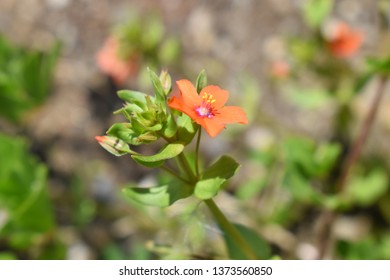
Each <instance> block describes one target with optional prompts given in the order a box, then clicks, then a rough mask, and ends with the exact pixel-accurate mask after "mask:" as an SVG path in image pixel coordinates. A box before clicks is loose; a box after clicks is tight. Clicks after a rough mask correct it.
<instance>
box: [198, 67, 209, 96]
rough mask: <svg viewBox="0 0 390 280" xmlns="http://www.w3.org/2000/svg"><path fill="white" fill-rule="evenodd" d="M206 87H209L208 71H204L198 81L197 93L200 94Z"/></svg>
mask: <svg viewBox="0 0 390 280" xmlns="http://www.w3.org/2000/svg"><path fill="white" fill-rule="evenodd" d="M205 86H207V74H206V70H204V69H203V70H202V71H200V73H199V75H198V78H197V79H196V91H197V92H198V93H200V92H201V90H202V89H203V88H204V87H205Z"/></svg>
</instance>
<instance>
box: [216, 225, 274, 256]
mask: <svg viewBox="0 0 390 280" xmlns="http://www.w3.org/2000/svg"><path fill="white" fill-rule="evenodd" d="M234 226H235V227H236V228H237V229H238V231H239V232H240V234H241V236H242V237H243V238H244V239H245V240H246V242H248V244H249V245H251V246H252V248H253V251H254V252H255V253H256V255H257V257H258V258H259V259H261V260H267V259H269V258H270V257H271V249H270V247H269V245H268V244H267V242H266V241H265V240H264V239H263V238H261V237H260V236H259V235H258V234H257V233H256V232H255V231H254V230H252V229H250V228H248V227H246V226H243V225H240V224H234ZM222 230H223V229H222ZM224 239H225V243H226V246H227V249H228V253H229V257H230V258H231V259H233V260H245V259H246V256H245V255H244V254H243V252H242V250H241V248H240V247H238V245H237V243H236V242H235V240H234V239H232V238H231V236H230V235H228V234H227V233H226V232H225V234H224Z"/></svg>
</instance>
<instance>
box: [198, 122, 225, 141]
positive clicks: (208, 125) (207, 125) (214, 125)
mask: <svg viewBox="0 0 390 280" xmlns="http://www.w3.org/2000/svg"><path fill="white" fill-rule="evenodd" d="M196 122H197V123H198V124H199V125H201V126H202V127H203V128H204V129H205V130H206V132H207V134H208V135H210V136H211V137H215V136H217V135H218V134H219V133H220V132H221V131H222V130H223V129H224V128H225V125H224V124H223V123H221V122H219V121H218V120H217V119H216V118H211V119H209V118H198V119H197V120H196Z"/></svg>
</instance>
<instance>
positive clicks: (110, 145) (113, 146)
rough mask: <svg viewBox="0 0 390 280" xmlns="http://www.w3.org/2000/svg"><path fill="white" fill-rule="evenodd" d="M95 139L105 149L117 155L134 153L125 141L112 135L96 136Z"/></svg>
mask: <svg viewBox="0 0 390 280" xmlns="http://www.w3.org/2000/svg"><path fill="white" fill-rule="evenodd" d="M95 139H96V140H97V141H98V142H99V144H100V145H101V146H102V147H103V148H104V149H105V150H107V151H108V152H110V153H111V154H113V155H115V156H117V157H119V156H123V155H125V154H134V152H133V151H131V150H130V148H129V145H127V144H126V142H124V141H122V140H120V139H119V138H116V137H114V136H96V137H95Z"/></svg>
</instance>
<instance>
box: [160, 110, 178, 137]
mask: <svg viewBox="0 0 390 280" xmlns="http://www.w3.org/2000/svg"><path fill="white" fill-rule="evenodd" d="M162 132H163V135H164V137H166V138H171V137H173V136H174V135H175V134H176V132H177V125H176V122H175V120H174V119H173V117H172V115H168V118H167V121H166V122H165V124H164V127H163V131H162Z"/></svg>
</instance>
